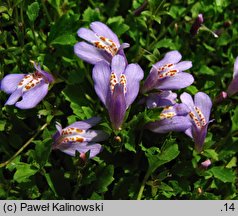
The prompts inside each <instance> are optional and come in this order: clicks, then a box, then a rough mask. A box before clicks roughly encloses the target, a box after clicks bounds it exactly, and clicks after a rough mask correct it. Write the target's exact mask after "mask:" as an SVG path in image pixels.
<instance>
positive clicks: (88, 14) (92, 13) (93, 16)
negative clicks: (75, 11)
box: [83, 7, 100, 23]
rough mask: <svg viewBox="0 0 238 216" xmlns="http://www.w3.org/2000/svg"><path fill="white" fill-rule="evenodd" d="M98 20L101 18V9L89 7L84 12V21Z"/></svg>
mask: <svg viewBox="0 0 238 216" xmlns="http://www.w3.org/2000/svg"><path fill="white" fill-rule="evenodd" d="M96 20H100V13H99V10H96V9H92V8H91V7H88V8H87V9H86V10H85V11H84V13H83V21H84V22H88V23H90V22H93V21H96Z"/></svg>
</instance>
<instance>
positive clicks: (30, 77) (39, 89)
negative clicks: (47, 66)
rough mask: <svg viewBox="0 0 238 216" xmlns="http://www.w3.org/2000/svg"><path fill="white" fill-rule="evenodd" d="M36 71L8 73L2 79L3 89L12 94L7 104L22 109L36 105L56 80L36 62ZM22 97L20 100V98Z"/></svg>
mask: <svg viewBox="0 0 238 216" xmlns="http://www.w3.org/2000/svg"><path fill="white" fill-rule="evenodd" d="M34 66H35V69H36V71H35V72H34V73H30V74H8V75H7V76H5V77H4V78H3V79H2V81H1V90H2V91H4V92H6V93H7V94H11V95H10V97H9V98H8V100H7V102H6V103H5V105H14V104H15V106H16V107H18V108H20V109H30V108H33V107H35V106H36V105H37V104H38V103H39V102H40V101H41V100H43V98H44V97H45V96H46V94H47V93H48V86H49V84H50V83H52V82H53V81H54V78H53V76H52V75H50V74H49V73H47V72H45V71H43V70H41V68H40V66H39V65H36V64H35V63H34ZM20 98H22V99H21V100H20V101H19V99H20Z"/></svg>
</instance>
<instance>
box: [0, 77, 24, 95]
mask: <svg viewBox="0 0 238 216" xmlns="http://www.w3.org/2000/svg"><path fill="white" fill-rule="evenodd" d="M24 76H25V74H8V75H6V76H5V77H4V78H3V79H2V81H1V90H2V91H4V92H6V93H7V94H11V93H13V92H14V91H15V90H16V89H17V86H18V84H19V82H20V81H21V80H22V79H23V78H24Z"/></svg>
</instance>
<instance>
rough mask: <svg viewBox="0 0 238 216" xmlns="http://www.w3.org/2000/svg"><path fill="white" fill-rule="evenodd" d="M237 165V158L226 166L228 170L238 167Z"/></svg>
mask: <svg viewBox="0 0 238 216" xmlns="http://www.w3.org/2000/svg"><path fill="white" fill-rule="evenodd" d="M236 164H237V158H236V157H232V158H231V160H230V162H229V163H228V164H227V165H226V168H232V167H236V166H237V165H236Z"/></svg>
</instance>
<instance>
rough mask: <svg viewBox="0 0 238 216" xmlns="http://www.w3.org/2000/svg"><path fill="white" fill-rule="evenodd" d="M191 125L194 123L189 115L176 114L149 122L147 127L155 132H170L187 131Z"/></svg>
mask: <svg viewBox="0 0 238 216" xmlns="http://www.w3.org/2000/svg"><path fill="white" fill-rule="evenodd" d="M191 126H192V123H191V121H190V120H189V119H188V118H187V117H184V116H174V117H173V118H169V119H162V120H159V121H156V122H152V123H148V124H147V125H146V128H147V129H149V130H151V131H153V132H155V133H168V132H170V131H177V132H179V131H185V130H186V129H188V128H189V127H191Z"/></svg>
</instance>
